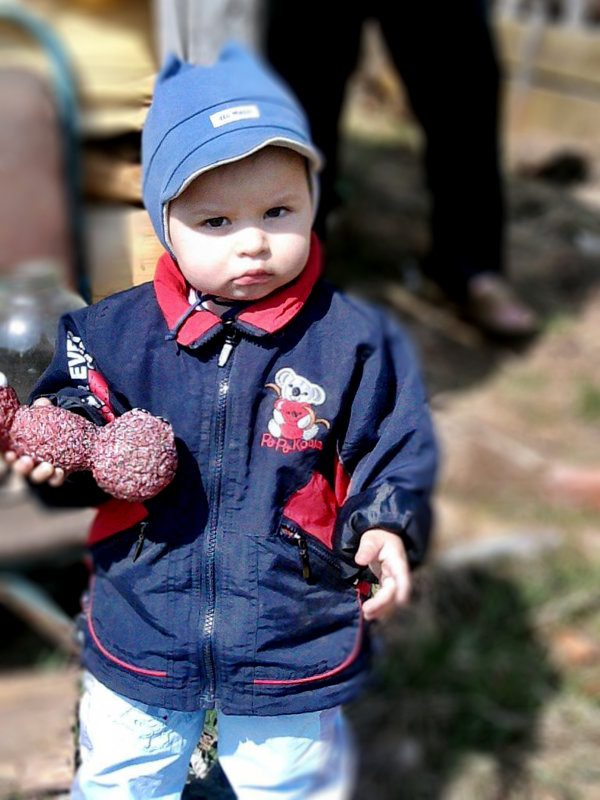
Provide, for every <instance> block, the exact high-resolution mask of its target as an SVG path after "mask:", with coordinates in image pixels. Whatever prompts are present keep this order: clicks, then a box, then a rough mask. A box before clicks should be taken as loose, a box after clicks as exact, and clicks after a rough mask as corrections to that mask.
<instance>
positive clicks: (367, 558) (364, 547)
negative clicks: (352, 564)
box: [354, 534, 379, 567]
mask: <svg viewBox="0 0 600 800" xmlns="http://www.w3.org/2000/svg"><path fill="white" fill-rule="evenodd" d="M378 553H379V544H378V543H377V542H376V541H375V540H374V539H372V538H370V537H369V535H368V534H365V535H364V536H363V537H362V538H361V540H360V544H359V547H358V550H357V551H356V555H355V556H354V560H355V561H356V563H357V564H359V565H360V566H361V567H366V566H367V564H369V563H370V562H371V561H373V559H375V558H376V557H377V555H378Z"/></svg>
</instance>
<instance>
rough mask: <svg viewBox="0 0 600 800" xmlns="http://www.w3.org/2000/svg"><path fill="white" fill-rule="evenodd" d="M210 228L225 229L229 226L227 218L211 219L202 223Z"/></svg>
mask: <svg viewBox="0 0 600 800" xmlns="http://www.w3.org/2000/svg"><path fill="white" fill-rule="evenodd" d="M202 224H203V225H205V226H206V227H208V228H223V227H224V226H225V225H226V224H227V217H211V218H210V219H205V220H204V222H203V223H202Z"/></svg>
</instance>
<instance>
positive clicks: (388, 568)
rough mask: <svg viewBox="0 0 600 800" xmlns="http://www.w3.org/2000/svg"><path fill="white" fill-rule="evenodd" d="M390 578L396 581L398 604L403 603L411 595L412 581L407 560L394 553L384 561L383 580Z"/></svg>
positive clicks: (396, 599)
mask: <svg viewBox="0 0 600 800" xmlns="http://www.w3.org/2000/svg"><path fill="white" fill-rule="evenodd" d="M388 578H391V579H392V580H393V581H394V585H395V602H396V605H402V604H403V603H405V602H406V601H407V600H408V598H409V597H410V593H411V587H412V581H411V575H410V570H409V568H408V564H407V563H406V560H405V559H403V558H401V557H400V556H399V555H397V554H394V555H390V556H389V557H388V558H386V559H385V560H384V561H383V563H382V570H381V582H382V583H383V582H384V581H386V580H387V579H388Z"/></svg>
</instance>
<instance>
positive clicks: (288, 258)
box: [276, 235, 310, 277]
mask: <svg viewBox="0 0 600 800" xmlns="http://www.w3.org/2000/svg"><path fill="white" fill-rule="evenodd" d="M309 252H310V238H307V237H306V236H300V235H298V236H290V237H287V241H286V242H281V249H280V253H279V256H280V257H279V258H277V260H276V263H280V264H285V265H286V268H287V272H288V273H289V274H290V276H292V277H297V276H298V275H299V274H300V273H301V272H302V270H303V269H304V267H305V266H306V262H307V261H308V255H309ZM292 273H293V275H292Z"/></svg>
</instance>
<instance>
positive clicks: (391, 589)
mask: <svg viewBox="0 0 600 800" xmlns="http://www.w3.org/2000/svg"><path fill="white" fill-rule="evenodd" d="M395 596H396V582H395V581H394V579H393V578H386V579H385V580H384V581H383V583H381V585H380V587H379V589H378V590H377V592H376V593H375V594H374V595H373V597H370V598H369V599H368V600H367V601H366V602H365V603H364V604H363V607H362V610H363V615H364V617H365V619H366V620H368V621H371V620H374V619H385V618H386V617H388V616H389V615H390V614H391V613H392V611H394V609H395V607H396V603H395Z"/></svg>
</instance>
